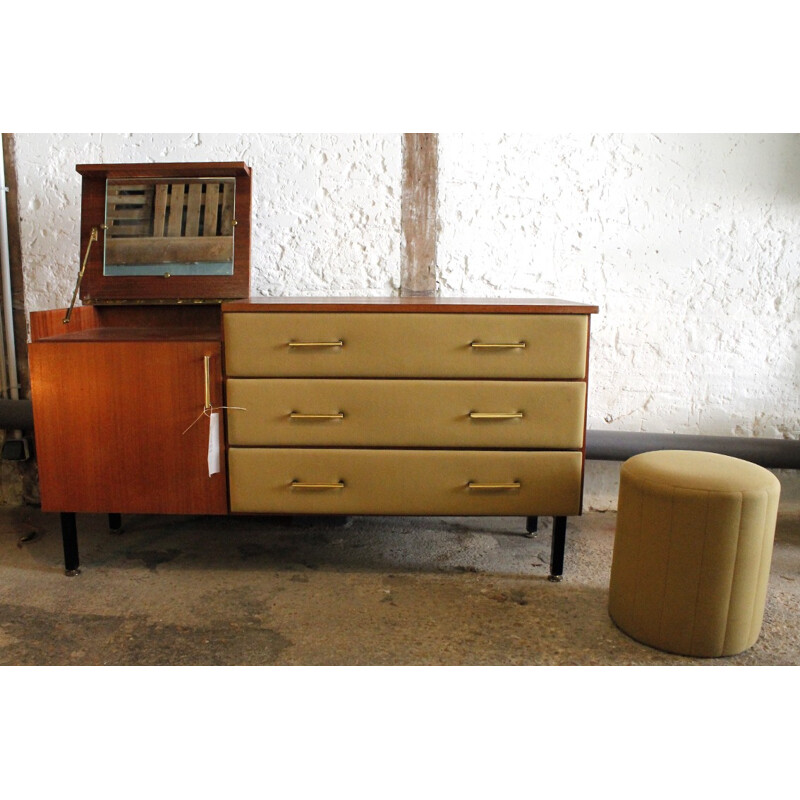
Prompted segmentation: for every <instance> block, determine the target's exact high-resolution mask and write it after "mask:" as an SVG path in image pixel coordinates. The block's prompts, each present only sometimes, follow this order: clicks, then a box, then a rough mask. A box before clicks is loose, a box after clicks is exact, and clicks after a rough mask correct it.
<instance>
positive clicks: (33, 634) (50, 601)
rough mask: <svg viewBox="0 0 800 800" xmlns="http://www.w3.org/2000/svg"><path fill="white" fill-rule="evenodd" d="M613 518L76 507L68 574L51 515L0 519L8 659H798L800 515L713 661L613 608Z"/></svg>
mask: <svg viewBox="0 0 800 800" xmlns="http://www.w3.org/2000/svg"><path fill="white" fill-rule="evenodd" d="M615 521H616V515H615V514H614V513H613V512H605V513H600V512H589V513H587V514H585V515H584V516H582V517H579V518H571V519H570V521H569V525H568V528H567V551H566V561H565V577H564V581H563V582H562V583H552V582H550V581H548V580H547V573H548V567H547V564H548V561H549V551H550V524H551V521H550V519H549V518H545V519H542V520H541V522H540V531H539V533H538V534H537V536H536V538H534V539H528V538H525V537H524V536H523V535H522V532H523V530H524V519H518V518H511V519H509V518H477V517H469V518H418V519H415V518H386V517H377V518H367V517H355V518H351V519H349V520H347V522H346V524H344V525H342V524H335V522H334V521H332V520H313V519H294V520H292V519H286V518H269V517H233V518H214V517H156V516H129V517H124V518H123V532H122V533H121V534H111V533H109V531H108V529H107V518H106V517H105V516H101V515H79V516H78V535H79V545H80V551H81V567H82V572H81V574H80V575H79V576H77V577H75V578H67V577H65V576H64V574H63V564H62V551H61V537H60V528H59V524H58V517H57V515H55V514H43V513H41V512H40V511H38V510H37V509H35V508H30V507H26V508H8V507H6V508H4V509H0V664H2V665H103V664H110V665H695V664H696V665H710V666H721V665H798V664H800V614H798V610H800V514H798V513H796V512H792V513H782V514H781V515H780V517H779V523H778V530H777V534H776V545H775V553H774V556H773V562H772V573H771V579H770V587H769V594H768V598H767V606H766V612H765V619H764V627H763V629H762V633H761V637H760V638H759V641H758V642H757V643H756V645H755V646H754V647H752V648H751V649H750V650H748V651H746V652H744V653H741V654H739V655H737V656H733V657H729V658H722V659H711V660H708V659H691V658H684V657H681V656H675V655H670V654H667V653H662V652H659V651H657V650H654V649H652V648H649V647H646V646H644V645H641V644H638V643H637V642H635V641H633V640H631V639H629V638H628V637H627V636H625V635H624V634H623V633H622V632H621V631H619V630H618V629H617V628H616V627H615V626H614V624H613V623H612V622H611V620H610V618H609V616H608V612H607V601H608V579H609V572H610V567H611V553H612V546H613V537H614V526H615Z"/></svg>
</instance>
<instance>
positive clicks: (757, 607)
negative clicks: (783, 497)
mask: <svg viewBox="0 0 800 800" xmlns="http://www.w3.org/2000/svg"><path fill="white" fill-rule="evenodd" d="M768 520H769V493H768V492H766V491H765V492H764V523H763V525H762V526H761V553H760V555H759V558H758V574H759V575H761V570H762V569H763V568H764V552H765V550H767V549H769V548H768V547H767V538H768V537H767V521H768ZM774 535H775V534H774V532H773V537H774ZM771 557H772V550H771V549H770V558H771ZM767 590H769V570H768V571H767ZM756 592H758V582H756ZM756 600H757V595H754V597H753V610H752V612H751V614H750V628H749V629H748V631H747V639H748V641H749V640H750V639H752V638H753V625H754V623H755V618H756V614H757V613H758V612H759V610H760V609H761V608H762V604H761V603H758V602H756ZM766 601H767V597H766V594H765V595H764V605H766Z"/></svg>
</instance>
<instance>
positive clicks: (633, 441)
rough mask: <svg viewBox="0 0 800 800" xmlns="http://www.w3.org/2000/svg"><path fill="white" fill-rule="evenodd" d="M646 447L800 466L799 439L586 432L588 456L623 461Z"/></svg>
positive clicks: (774, 465) (776, 465) (777, 466)
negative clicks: (701, 452)
mask: <svg viewBox="0 0 800 800" xmlns="http://www.w3.org/2000/svg"><path fill="white" fill-rule="evenodd" d="M649 450H706V451H708V452H712V453H722V455H726V456H733V457H734V458H741V459H744V460H745V461H752V462H753V463H754V464H759V465H760V466H762V467H768V468H770V469H800V440H797V439H758V438H749V437H740V436H695V435H682V434H675V433H638V432H630V431H595V430H588V431H586V458H589V459H593V460H596V461H626V460H627V459H629V458H630V457H631V456H635V455H637V454H638V453H646V452H648V451H649Z"/></svg>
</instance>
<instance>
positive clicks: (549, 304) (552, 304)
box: [222, 297, 599, 314]
mask: <svg viewBox="0 0 800 800" xmlns="http://www.w3.org/2000/svg"><path fill="white" fill-rule="evenodd" d="M222 311H223V312H226V311H235V312H265V311H267V312H268V311H346V312H378V313H380V312H383V313H411V314H413V313H462V314H463V313H479V314H597V313H598V311H599V308H598V306H594V305H586V304H585V303H576V302H573V301H571V300H556V299H554V298H498V297H491V298H468V297H250V298H248V299H246V300H231V301H227V302H224V303H223V304H222Z"/></svg>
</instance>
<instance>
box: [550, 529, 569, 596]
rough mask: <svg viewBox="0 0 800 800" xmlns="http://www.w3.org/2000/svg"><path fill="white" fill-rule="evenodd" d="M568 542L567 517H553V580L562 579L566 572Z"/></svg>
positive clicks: (551, 571) (551, 573) (551, 553)
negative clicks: (565, 552)
mask: <svg viewBox="0 0 800 800" xmlns="http://www.w3.org/2000/svg"><path fill="white" fill-rule="evenodd" d="M566 543H567V518H566V517H553V543H552V544H551V546H550V575H549V578H550V580H551V581H560V580H561V576H562V575H563V573H564V547H565V545H566Z"/></svg>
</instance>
